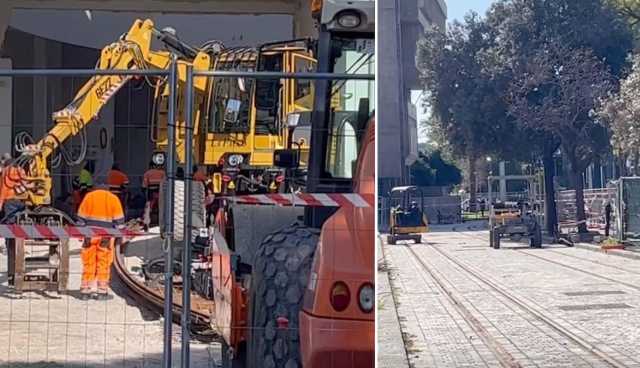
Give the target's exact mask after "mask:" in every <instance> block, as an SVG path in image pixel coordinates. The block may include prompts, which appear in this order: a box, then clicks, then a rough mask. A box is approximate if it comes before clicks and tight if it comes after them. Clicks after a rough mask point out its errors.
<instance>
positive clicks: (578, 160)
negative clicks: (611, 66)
mask: <svg viewBox="0 0 640 368" xmlns="http://www.w3.org/2000/svg"><path fill="white" fill-rule="evenodd" d="M613 88H614V82H613V78H612V76H611V74H609V72H608V70H607V68H606V66H605V65H604V64H603V63H602V62H600V61H599V60H598V59H597V58H596V57H594V56H593V54H592V53H591V51H590V50H572V49H569V48H568V47H566V46H563V45H559V44H549V45H547V46H546V47H545V48H543V49H539V50H538V52H537V53H536V54H535V55H534V56H533V57H532V59H531V62H530V63H528V64H527V68H526V69H525V72H524V73H523V74H522V75H520V77H519V78H518V79H516V80H514V82H513V85H512V89H511V94H510V107H509V111H510V113H511V114H513V115H514V116H516V117H517V118H518V120H519V121H521V122H522V123H523V124H524V125H525V126H527V127H530V128H534V129H539V130H542V131H545V132H548V133H550V134H552V135H554V136H556V137H559V138H560V140H561V141H562V147H563V150H564V152H565V153H566V154H567V158H568V159H569V161H570V163H571V165H572V168H573V169H574V170H577V171H578V172H580V173H582V172H583V171H584V170H585V169H586V168H587V166H588V165H589V164H590V163H591V162H592V161H593V159H594V158H596V157H597V156H598V155H599V154H600V153H602V152H603V151H604V150H606V148H608V142H607V132H606V129H605V127H604V126H602V125H601V124H599V123H598V122H597V121H596V120H594V119H593V118H592V114H591V112H593V111H595V110H596V109H597V108H598V102H599V100H600V99H601V98H604V97H605V96H607V95H608V94H609V93H610V92H612V91H613Z"/></svg>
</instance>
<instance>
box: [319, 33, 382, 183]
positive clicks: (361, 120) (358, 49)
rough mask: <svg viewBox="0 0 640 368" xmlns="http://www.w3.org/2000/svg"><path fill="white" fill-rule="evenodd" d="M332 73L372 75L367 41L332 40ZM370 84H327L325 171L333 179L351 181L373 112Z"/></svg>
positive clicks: (361, 82) (372, 88) (366, 82)
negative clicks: (328, 94)
mask: <svg viewBox="0 0 640 368" xmlns="http://www.w3.org/2000/svg"><path fill="white" fill-rule="evenodd" d="M334 43H338V44H337V45H336V48H335V49H336V50H339V51H337V54H336V55H335V58H334V60H333V72H334V73H348V74H374V73H375V55H374V52H373V42H372V40H370V39H335V40H334ZM374 86H375V84H374V81H372V80H362V81H360V80H346V81H344V80H337V81H333V82H332V83H331V100H330V109H329V110H330V116H329V119H330V120H329V142H328V144H329V146H328V150H327V157H326V160H325V162H326V167H325V170H326V172H327V173H328V174H330V175H331V176H332V177H334V178H347V179H350V178H352V177H353V175H354V173H355V169H356V162H357V159H358V152H359V149H360V142H361V139H362V137H363V135H364V131H365V129H366V123H367V121H368V120H369V116H370V115H371V113H372V112H373V108H374V101H375V95H374V93H375V89H374V88H375V87H374Z"/></svg>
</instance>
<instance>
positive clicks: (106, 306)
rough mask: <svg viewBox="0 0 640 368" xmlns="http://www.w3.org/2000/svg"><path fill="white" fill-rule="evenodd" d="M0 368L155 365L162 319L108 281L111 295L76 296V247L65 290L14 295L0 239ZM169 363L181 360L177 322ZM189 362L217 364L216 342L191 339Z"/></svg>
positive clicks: (159, 354)
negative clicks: (101, 298)
mask: <svg viewBox="0 0 640 368" xmlns="http://www.w3.org/2000/svg"><path fill="white" fill-rule="evenodd" d="M0 248H1V249H2V251H3V252H2V254H0V367H29V368H32V367H69V368H79V367H114V368H115V367H131V368H134V367H135V368H142V367H145V368H146V367H159V366H160V364H161V358H162V330H163V327H162V326H163V325H162V324H163V322H162V318H161V317H160V316H159V315H158V314H157V313H155V312H153V311H151V310H149V309H147V308H145V307H143V306H140V305H137V304H136V302H135V301H134V300H133V299H132V298H130V297H129V296H127V295H126V292H127V291H126V289H125V287H124V286H123V285H122V284H120V283H118V282H112V293H113V295H114V298H113V299H112V300H109V301H95V300H92V301H81V300H79V299H78V298H77V293H75V292H73V290H78V289H79V286H80V274H79V272H80V269H81V265H80V258H79V253H80V247H79V243H77V242H74V243H73V245H72V249H71V272H72V274H71V275H70V280H69V289H70V290H72V292H71V293H69V295H62V296H57V295H56V294H51V295H47V294H42V293H33V292H29V293H25V294H24V295H23V298H22V299H16V298H15V295H14V294H13V293H11V292H10V290H9V289H8V288H7V286H6V285H7V284H6V267H7V264H6V255H5V252H4V244H0ZM173 331H174V336H173V366H179V364H180V363H179V362H180V335H179V332H180V327H179V326H178V325H174V327H173ZM191 352H192V358H191V359H192V363H193V364H192V367H194V368H195V367H202V368H205V367H206V368H210V367H215V366H216V365H217V364H219V363H220V346H219V344H211V345H205V344H201V343H196V342H194V343H193V344H192V348H191Z"/></svg>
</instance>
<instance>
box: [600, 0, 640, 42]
mask: <svg viewBox="0 0 640 368" xmlns="http://www.w3.org/2000/svg"><path fill="white" fill-rule="evenodd" d="M608 3H609V4H610V5H611V6H612V7H614V8H615V9H616V10H617V11H618V12H619V13H620V15H622V16H623V17H624V18H626V19H627V21H628V22H629V25H630V26H631V28H632V29H633V30H634V32H635V33H636V35H638V34H640V1H638V0H608Z"/></svg>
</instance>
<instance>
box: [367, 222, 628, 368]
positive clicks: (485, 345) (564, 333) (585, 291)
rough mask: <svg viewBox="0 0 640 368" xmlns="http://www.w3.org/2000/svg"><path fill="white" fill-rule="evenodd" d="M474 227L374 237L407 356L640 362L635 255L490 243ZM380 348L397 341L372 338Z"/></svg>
mask: <svg viewBox="0 0 640 368" xmlns="http://www.w3.org/2000/svg"><path fill="white" fill-rule="evenodd" d="M482 228H483V226H479V224H478V223H476V224H472V225H471V226H470V225H464V226H463V225H457V226H446V227H437V226H436V227H434V228H433V229H432V230H433V231H432V232H430V233H428V234H424V235H423V243H422V244H407V243H401V244H398V245H389V244H386V243H385V244H383V246H382V248H383V250H384V257H385V264H386V267H387V270H388V272H389V275H390V280H391V289H392V291H393V294H392V295H393V299H394V300H395V305H394V307H395V309H396V311H397V317H398V321H400V326H401V330H402V338H403V343H404V346H405V350H406V352H407V359H408V362H409V364H410V365H411V366H413V367H553V368H556V367H567V368H569V367H640V355H638V353H637V352H638V351H640V329H639V328H638V326H640V309H639V307H640V261H639V260H637V259H628V258H623V257H619V256H614V255H607V254H604V253H598V252H594V251H591V250H586V249H580V248H567V247H564V246H558V245H547V244H545V246H544V248H543V249H529V248H528V247H527V245H526V244H524V243H522V244H521V243H512V242H506V241H505V242H504V244H503V247H502V249H499V250H495V249H491V248H490V247H489V237H488V231H486V230H483V229H482ZM379 277H380V276H379ZM379 341H380V340H379ZM387 351H388V352H390V353H391V354H394V353H395V352H397V347H396V346H390V345H389V344H388V343H386V345H385V342H383V341H380V344H379V346H378V356H379V361H381V360H383V359H384V357H385V356H386V355H385V352H387ZM387 366H389V367H390V366H392V365H387Z"/></svg>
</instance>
